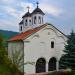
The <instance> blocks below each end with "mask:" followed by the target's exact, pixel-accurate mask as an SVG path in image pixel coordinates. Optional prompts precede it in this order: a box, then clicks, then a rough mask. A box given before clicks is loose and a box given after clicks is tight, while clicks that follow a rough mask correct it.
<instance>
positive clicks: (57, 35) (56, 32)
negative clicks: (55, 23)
mask: <svg viewBox="0 0 75 75" xmlns="http://www.w3.org/2000/svg"><path fill="white" fill-rule="evenodd" d="M44 30H52V31H54V32H55V34H56V36H57V37H62V38H63V39H64V40H65V38H64V37H63V36H62V35H59V34H58V32H57V31H56V29H53V28H44V29H43V30H42V32H43V31H44ZM48 34H49V35H50V33H48Z"/></svg>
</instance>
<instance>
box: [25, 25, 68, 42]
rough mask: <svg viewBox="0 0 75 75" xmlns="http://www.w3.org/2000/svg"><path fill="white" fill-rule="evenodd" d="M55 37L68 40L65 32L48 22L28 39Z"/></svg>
mask: <svg viewBox="0 0 75 75" xmlns="http://www.w3.org/2000/svg"><path fill="white" fill-rule="evenodd" d="M39 38H40V40H42V39H44V40H45V39H54V40H55V38H59V39H61V40H64V41H66V40H67V36H66V35H65V34H63V33H62V32H61V31H59V30H58V29H57V28H55V27H54V26H53V25H50V24H46V26H45V27H43V28H42V29H40V30H39V31H37V32H36V33H34V34H33V35H31V36H30V37H28V38H27V39H25V40H27V41H29V39H30V40H35V39H39Z"/></svg>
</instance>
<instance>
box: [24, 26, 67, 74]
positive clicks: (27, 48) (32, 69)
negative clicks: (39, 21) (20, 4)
mask: <svg viewBox="0 0 75 75" xmlns="http://www.w3.org/2000/svg"><path fill="white" fill-rule="evenodd" d="M66 40H67V38H66V37H65V36H64V35H63V34H62V33H60V32H59V31H58V30H56V29H55V28H54V27H53V26H51V25H48V26H46V27H45V28H43V29H41V30H40V31H38V32H37V33H35V34H33V35H31V36H30V37H28V38H27V39H25V40H24V63H26V62H31V63H33V65H32V64H27V65H24V72H25V73H27V74H33V73H36V62H37V60H38V59H39V58H44V59H45V60H46V72H47V71H48V62H49V60H50V59H51V58H52V57H55V58H56V60H57V62H56V63H57V64H56V65H57V66H56V69H57V70H58V68H59V60H60V57H61V56H62V54H63V50H64V45H65V44H66ZM51 41H54V43H55V44H54V48H51Z"/></svg>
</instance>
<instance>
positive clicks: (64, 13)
mask: <svg viewBox="0 0 75 75" xmlns="http://www.w3.org/2000/svg"><path fill="white" fill-rule="evenodd" d="M37 1H39V3H40V4H39V8H41V9H42V11H43V12H44V13H45V16H44V20H45V22H48V23H51V24H53V25H54V26H55V27H57V28H58V29H59V30H61V31H62V32H63V33H65V34H69V33H70V32H71V30H72V29H74V30H75V0H0V29H3V30H10V31H18V30H19V28H18V27H19V26H18V23H19V22H20V21H21V20H22V18H21V17H22V16H23V15H24V14H25V13H26V12H27V8H26V7H27V6H30V12H32V11H33V10H34V9H35V8H36V2H37Z"/></svg>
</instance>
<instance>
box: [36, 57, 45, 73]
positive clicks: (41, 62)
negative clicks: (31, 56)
mask: <svg viewBox="0 0 75 75" xmlns="http://www.w3.org/2000/svg"><path fill="white" fill-rule="evenodd" d="M40 72H46V61H45V59H44V58H40V59H38V60H37V62H36V73H40Z"/></svg>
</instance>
